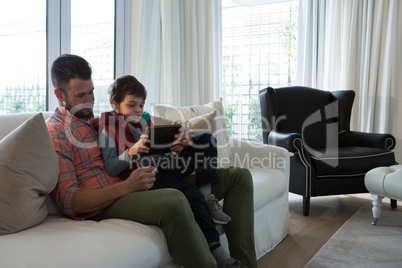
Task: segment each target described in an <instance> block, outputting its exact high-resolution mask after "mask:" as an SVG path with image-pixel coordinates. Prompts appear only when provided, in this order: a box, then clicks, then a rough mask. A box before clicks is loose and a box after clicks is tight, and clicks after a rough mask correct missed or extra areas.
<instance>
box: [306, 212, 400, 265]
mask: <svg viewBox="0 0 402 268" xmlns="http://www.w3.org/2000/svg"><path fill="white" fill-rule="evenodd" d="M371 222H372V214H371V207H365V208H361V209H360V210H359V211H357V212H356V214H354V215H353V216H352V217H351V218H350V219H349V220H348V221H347V222H345V224H344V225H343V226H342V227H341V228H340V229H339V230H338V231H337V232H336V233H335V234H334V235H333V236H332V237H331V238H330V239H329V240H328V241H327V243H325V244H324V246H323V247H322V248H321V249H320V250H319V251H318V252H317V254H316V255H315V256H314V257H313V258H312V259H311V260H310V261H309V262H308V263H307V264H306V265H305V267H306V268H315V267H398V268H399V267H402V212H400V211H397V210H394V211H384V210H383V211H382V213H381V216H380V219H379V221H378V223H377V225H375V226H374V225H371Z"/></svg>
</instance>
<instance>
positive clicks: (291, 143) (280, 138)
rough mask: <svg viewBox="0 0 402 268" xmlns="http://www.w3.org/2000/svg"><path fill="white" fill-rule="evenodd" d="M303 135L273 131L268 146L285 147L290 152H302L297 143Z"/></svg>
mask: <svg viewBox="0 0 402 268" xmlns="http://www.w3.org/2000/svg"><path fill="white" fill-rule="evenodd" d="M300 139H301V135H300V134H299V133H284V132H278V131H276V130H272V131H271V132H270V133H269V136H268V144H271V145H275V146H279V147H283V148H285V149H286V150H288V151H289V152H297V151H300V149H301V148H299V147H298V146H297V145H296V144H297V143H296V142H295V141H297V140H300Z"/></svg>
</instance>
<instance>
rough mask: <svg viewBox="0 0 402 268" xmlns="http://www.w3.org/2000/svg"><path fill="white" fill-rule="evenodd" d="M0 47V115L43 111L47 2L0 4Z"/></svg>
mask: <svg viewBox="0 0 402 268" xmlns="http://www.w3.org/2000/svg"><path fill="white" fill-rule="evenodd" d="M21 7H24V8H21ZM0 44H1V45H0V47H1V49H0V59H1V60H0V113H2V114H4V113H13V112H25V111H26V112H28V111H43V110H46V1H43V0H25V1H22V0H18V1H1V3H0Z"/></svg>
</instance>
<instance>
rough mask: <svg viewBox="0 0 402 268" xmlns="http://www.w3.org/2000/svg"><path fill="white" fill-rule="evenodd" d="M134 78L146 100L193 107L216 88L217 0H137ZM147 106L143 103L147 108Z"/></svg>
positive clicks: (218, 66) (219, 51) (218, 53)
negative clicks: (137, 24)
mask: <svg viewBox="0 0 402 268" xmlns="http://www.w3.org/2000/svg"><path fill="white" fill-rule="evenodd" d="M141 6H142V9H141V18H140V25H139V43H138V56H137V67H136V74H135V75H136V77H137V78H138V79H139V80H140V81H141V82H142V83H143V84H144V85H145V87H146V88H147V90H148V97H147V105H150V104H152V103H158V104H162V103H164V104H173V105H181V106H183V105H186V106H188V105H194V104H204V103H207V102H210V101H212V100H214V99H216V98H217V97H218V95H219V94H220V91H221V81H222V80H221V69H222V67H221V57H222V56H221V55H222V49H221V46H222V41H221V28H222V27H221V20H222V18H221V17H222V15H221V1H220V0H218V1H217V0H169V1H166V0H143V1H142V2H141ZM148 107H149V106H148Z"/></svg>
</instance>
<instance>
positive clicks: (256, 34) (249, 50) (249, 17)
mask: <svg viewBox="0 0 402 268" xmlns="http://www.w3.org/2000/svg"><path fill="white" fill-rule="evenodd" d="M297 5H298V1H296V0H265V1H261V0H223V1H222V47H223V49H222V54H223V60H222V69H223V78H222V81H223V86H222V88H223V102H224V108H225V115H226V119H227V126H228V130H229V133H230V135H231V136H232V137H235V138H240V139H243V140H250V141H255V142H260V143H261V142H262V130H261V117H260V114H261V113H260V102H259V98H258V93H259V90H260V89H263V88H265V87H267V86H272V87H280V86H287V85H292V84H293V83H294V82H295V79H296V34H297V8H298V6H297Z"/></svg>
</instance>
